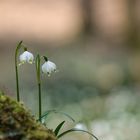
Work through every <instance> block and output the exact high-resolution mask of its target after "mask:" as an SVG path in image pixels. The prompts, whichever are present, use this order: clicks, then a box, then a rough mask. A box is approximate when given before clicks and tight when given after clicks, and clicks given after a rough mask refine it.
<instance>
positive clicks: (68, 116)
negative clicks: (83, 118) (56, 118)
mask: <svg viewBox="0 0 140 140" xmlns="http://www.w3.org/2000/svg"><path fill="white" fill-rule="evenodd" d="M51 113H58V114H61V115H64V116H66V117H67V118H69V119H70V120H71V121H72V122H75V120H74V119H73V118H72V117H71V116H70V115H68V114H67V113H64V112H61V111H56V110H48V111H47V112H46V113H45V114H44V115H42V117H41V119H44V118H46V117H47V116H48V115H49V114H51Z"/></svg>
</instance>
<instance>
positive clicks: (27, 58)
mask: <svg viewBox="0 0 140 140" xmlns="http://www.w3.org/2000/svg"><path fill="white" fill-rule="evenodd" d="M19 60H20V63H19V65H22V64H24V63H26V62H27V63H30V64H32V63H33V62H34V56H33V54H32V53H30V52H28V51H24V53H22V54H21V55H20V56H19Z"/></svg>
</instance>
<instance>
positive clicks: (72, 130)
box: [57, 128, 98, 140]
mask: <svg viewBox="0 0 140 140" xmlns="http://www.w3.org/2000/svg"><path fill="white" fill-rule="evenodd" d="M75 131H79V132H84V133H87V134H89V135H91V136H92V137H93V138H94V139H96V140H98V138H97V137H96V136H95V135H93V134H92V133H90V132H88V131H86V130H81V129H76V128H72V129H69V130H67V131H65V132H63V133H61V134H60V135H58V136H57V138H58V139H59V138H61V137H62V136H64V135H66V134H68V133H70V132H75Z"/></svg>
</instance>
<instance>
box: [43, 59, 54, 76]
mask: <svg viewBox="0 0 140 140" xmlns="http://www.w3.org/2000/svg"><path fill="white" fill-rule="evenodd" d="M43 57H44V60H45V63H44V64H43V65H42V71H43V73H45V74H48V76H50V75H51V73H52V72H56V65H55V63H53V62H51V61H49V60H48V58H47V57H46V56H43Z"/></svg>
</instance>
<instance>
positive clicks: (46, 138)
mask: <svg viewBox="0 0 140 140" xmlns="http://www.w3.org/2000/svg"><path fill="white" fill-rule="evenodd" d="M0 140H56V137H55V136H54V133H53V132H52V131H51V130H49V129H47V128H46V127H44V126H43V125H41V124H40V123H39V122H36V120H35V118H34V117H33V116H32V115H31V114H30V112H29V111H27V110H26V108H25V107H24V106H23V104H21V103H18V102H16V101H14V100H12V99H11V98H9V97H7V96H4V95H3V94H0Z"/></svg>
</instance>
